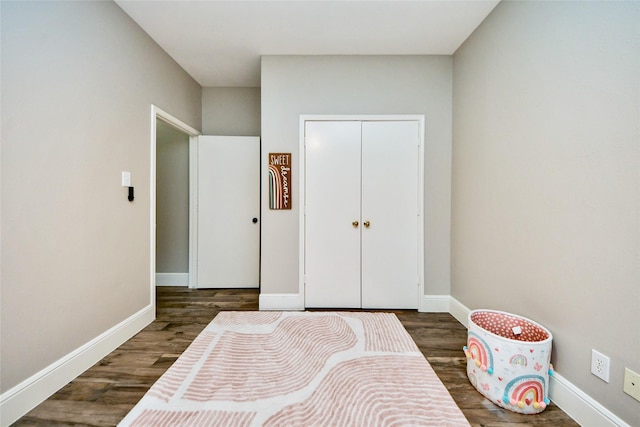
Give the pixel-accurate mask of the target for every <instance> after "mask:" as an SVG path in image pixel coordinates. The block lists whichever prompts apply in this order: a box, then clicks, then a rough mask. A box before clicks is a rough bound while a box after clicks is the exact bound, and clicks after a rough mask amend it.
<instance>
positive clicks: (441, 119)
mask: <svg viewBox="0 0 640 427" xmlns="http://www.w3.org/2000/svg"><path fill="white" fill-rule="evenodd" d="M451 66H452V58H451V57H450V56H266V57H263V59H262V163H261V164H262V173H263V180H262V237H261V239H262V262H261V269H262V271H261V292H262V293H266V294H278V293H297V292H298V258H299V250H298V229H299V221H298V215H299V211H298V209H299V205H298V201H299V191H300V188H299V187H298V185H297V184H295V183H297V182H299V177H298V172H299V171H298V167H297V166H294V168H293V171H292V180H293V183H294V185H293V209H292V210H291V211H271V210H269V207H268V203H269V188H268V179H266V175H265V174H266V173H267V171H268V169H267V155H268V153H269V152H291V153H292V155H293V162H294V165H296V164H297V162H298V161H299V157H298V156H299V150H298V147H299V119H300V115H301V114H424V115H425V195H424V204H425V208H424V212H425V219H424V224H425V293H427V294H444V295H448V294H449V252H450V248H449V233H450V227H449V224H450V206H451V200H450V196H451V195H450V182H451V102H452V88H451V79H452V71H451Z"/></svg>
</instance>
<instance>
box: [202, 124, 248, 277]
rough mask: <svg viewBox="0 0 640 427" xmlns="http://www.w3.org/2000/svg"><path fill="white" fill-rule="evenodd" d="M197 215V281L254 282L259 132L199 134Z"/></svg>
mask: <svg viewBox="0 0 640 427" xmlns="http://www.w3.org/2000/svg"><path fill="white" fill-rule="evenodd" d="M197 216H198V237H197V241H198V243H197V248H198V249H197V254H198V257H197V287H199V288H257V287H258V284H259V262H260V261H259V260H260V224H259V222H258V219H259V218H260V139H259V138H258V137H244V136H242V137H241V136H200V137H198V215H197ZM254 218H255V222H254Z"/></svg>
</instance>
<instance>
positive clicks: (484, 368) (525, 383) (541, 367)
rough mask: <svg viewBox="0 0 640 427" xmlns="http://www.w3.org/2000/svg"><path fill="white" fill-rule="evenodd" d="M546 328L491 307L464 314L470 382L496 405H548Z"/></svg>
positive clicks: (532, 409) (537, 408) (529, 409)
mask: <svg viewBox="0 0 640 427" xmlns="http://www.w3.org/2000/svg"><path fill="white" fill-rule="evenodd" d="M552 339H553V338H552V336H551V332H549V331H548V330H547V329H546V328H545V327H543V326H541V325H539V324H538V323H536V322H534V321H532V320H529V319H526V318H524V317H520V316H516V315H514V314H510V313H505V312H502V311H495V310H474V311H472V312H471V313H469V333H468V337H467V345H466V346H465V347H464V349H463V350H464V353H465V355H466V356H467V376H468V377H469V381H471V384H472V385H473V386H474V387H475V388H476V390H478V391H479V392H480V393H481V394H483V395H484V396H485V397H486V398H487V399H489V400H491V401H492V402H493V403H495V404H496V405H498V406H501V407H503V408H506V409H509V410H511V411H514V412H519V413H521V414H537V413H539V412H542V411H543V410H544V409H545V408H546V407H547V405H548V404H549V376H550V375H552V374H553V370H552V367H551V341H552Z"/></svg>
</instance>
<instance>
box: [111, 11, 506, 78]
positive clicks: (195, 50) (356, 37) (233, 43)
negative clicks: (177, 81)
mask: <svg viewBox="0 0 640 427" xmlns="http://www.w3.org/2000/svg"><path fill="white" fill-rule="evenodd" d="M115 1H116V3H117V4H118V5H119V6H120V7H121V8H122V9H123V10H124V11H125V12H126V13H127V14H128V15H129V16H130V17H131V18H132V19H133V20H134V21H135V22H137V23H138V25H140V27H142V29H143V30H144V31H146V32H147V33H148V34H149V35H150V36H151V38H153V39H154V40H155V41H156V42H157V43H158V44H159V45H160V46H161V47H162V48H163V49H164V50H165V51H166V52H167V53H168V54H169V55H171V57H172V58H173V59H174V60H175V61H176V62H177V63H178V64H180V65H181V66H182V68H184V69H185V70H186V71H187V72H188V73H189V74H190V75H191V76H192V77H193V78H194V79H195V80H196V81H197V82H198V83H200V85H202V86H204V87H213V86H238V87H257V86H260V56H261V55H451V54H453V53H454V52H455V51H456V49H457V48H458V47H459V46H460V45H461V44H462V42H464V40H465V39H466V38H467V37H469V35H470V34H471V33H472V32H473V30H475V29H476V27H477V26H478V25H480V23H481V22H482V21H483V20H484V19H485V17H486V16H487V15H488V14H489V13H490V12H491V11H492V10H493V8H494V7H495V6H496V5H497V4H498V2H499V0H428V1H424V0H413V1H404V0H376V1H369V0H352V1H345V0H342V1H335V0H333V1H331V0H299V1H291V0H289V1H272V0H257V1H244V0H235V1H219V0H206V1H203V0H200V1H190V0H170V1H166V0H164V1H140V0H115Z"/></svg>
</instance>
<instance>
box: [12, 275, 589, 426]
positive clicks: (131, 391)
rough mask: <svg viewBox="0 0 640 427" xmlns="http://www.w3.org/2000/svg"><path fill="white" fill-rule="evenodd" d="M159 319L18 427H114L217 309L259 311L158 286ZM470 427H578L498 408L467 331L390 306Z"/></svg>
mask: <svg viewBox="0 0 640 427" xmlns="http://www.w3.org/2000/svg"><path fill="white" fill-rule="evenodd" d="M157 294H158V297H157V318H156V320H155V321H154V322H153V323H151V324H150V325H149V326H147V327H146V328H145V329H144V330H142V331H141V332H140V333H138V334H137V335H136V336H134V337H133V338H131V339H130V340H129V341H127V342H126V343H124V344H123V345H121V346H120V347H119V348H118V349H116V350H115V351H114V352H112V353H111V354H109V355H108V356H107V357H105V358H104V359H102V360H101V361H100V362H98V363H97V364H95V365H94V366H93V367H91V368H90V369H89V370H87V371H86V372H84V373H83V374H82V375H80V376H79V377H78V378H76V379H75V380H73V381H71V382H70V383H69V384H67V385H66V386H65V387H63V388H62V389H61V390H60V391H58V392H57V393H56V394H54V395H53V396H51V397H50V398H49V399H47V400H46V401H44V402H43V403H42V404H40V405H39V406H38V407H36V408H35V409H33V410H32V411H31V412H29V413H28V414H27V415H25V416H24V417H22V418H21V419H20V420H18V421H17V422H16V423H15V424H14V425H16V426H44V425H46V426H56V425H57V426H84V425H86V426H113V425H116V424H117V423H118V422H119V421H120V420H121V419H122V418H124V416H125V415H126V414H127V413H128V412H129V410H130V409H131V408H133V406H134V405H135V404H136V403H137V402H138V400H140V398H142V396H143V395H144V393H145V392H146V391H147V390H148V389H149V388H150V387H151V385H152V384H153V383H154V382H155V381H156V380H157V379H158V378H159V377H160V376H161V375H162V374H163V373H164V371H165V370H167V368H169V366H171V364H172V363H173V362H174V361H175V360H176V359H177V358H178V356H179V355H180V354H181V353H182V352H183V351H184V350H185V349H186V348H187V346H188V345H189V344H190V343H191V341H193V339H194V338H195V337H196V336H197V335H198V334H199V333H200V331H201V330H202V329H203V328H204V327H205V326H206V325H207V324H209V322H211V320H212V319H213V318H214V317H215V316H216V314H218V312H219V311H221V310H256V309H257V308H258V293H257V291H255V290H237V289H234V290H190V289H187V288H175V287H162V288H158V293H157ZM395 313H396V314H397V316H398V318H399V319H400V321H401V322H402V323H403V325H404V326H405V328H406V329H407V330H408V331H409V333H410V334H411V336H412V337H413V339H414V340H415V342H416V343H417V344H418V346H419V347H420V350H421V351H422V353H423V354H424V355H425V357H426V358H427V360H429V363H430V364H431V366H433V369H434V370H435V371H436V373H437V374H438V376H439V377H440V379H441V380H442V382H443V383H444V385H445V386H446V387H447V389H448V390H449V392H450V393H451V395H452V396H453V398H454V400H455V401H456V403H457V404H458V406H459V407H460V408H461V409H462V412H463V413H464V415H465V416H466V417H467V419H468V420H469V422H470V423H471V425H473V426H487V427H506V426H518V427H522V426H578V424H577V423H575V422H574V421H573V420H572V419H571V418H569V417H568V416H567V415H566V414H565V413H564V412H562V411H561V410H560V409H559V408H558V407H556V406H555V405H554V404H551V405H550V406H549V407H547V409H546V410H545V411H544V412H542V413H540V414H537V415H520V414H515V413H513V412H510V411H507V410H504V409H501V408H499V407H497V406H495V405H494V404H492V403H491V402H489V401H488V400H487V399H485V398H484V397H482V396H481V395H480V393H478V392H477V391H476V390H475V389H474V388H473V387H472V386H471V384H470V383H469V381H468V380H467V377H466V371H465V366H466V365H465V364H466V358H465V356H464V354H463V352H462V347H463V346H464V345H465V343H466V338H467V331H466V329H465V327H464V326H462V325H461V324H460V323H459V322H458V321H457V320H455V319H454V318H453V317H452V316H451V315H449V314H446V313H418V312H416V311H404V310H403V311H395Z"/></svg>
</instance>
